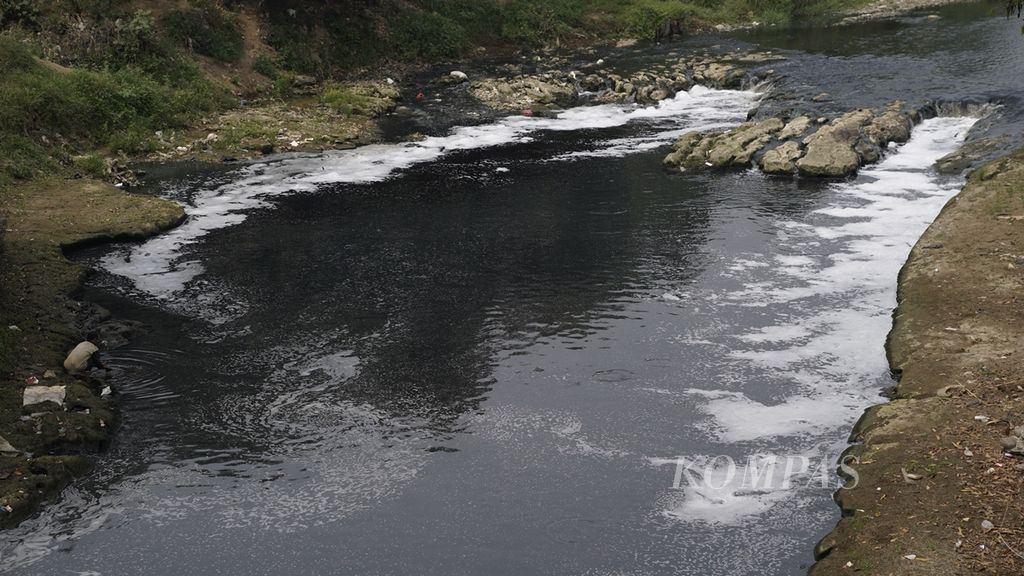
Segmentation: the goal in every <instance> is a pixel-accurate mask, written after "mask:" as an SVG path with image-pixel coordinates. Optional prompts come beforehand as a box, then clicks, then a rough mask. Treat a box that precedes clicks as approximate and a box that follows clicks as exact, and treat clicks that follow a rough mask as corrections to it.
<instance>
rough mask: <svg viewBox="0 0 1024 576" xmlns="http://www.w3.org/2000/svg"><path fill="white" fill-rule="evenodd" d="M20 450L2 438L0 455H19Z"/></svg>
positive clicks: (0, 438) (0, 440) (0, 437)
mask: <svg viewBox="0 0 1024 576" xmlns="http://www.w3.org/2000/svg"><path fill="white" fill-rule="evenodd" d="M17 453H18V449H17V448H15V447H14V446H11V443H10V442H8V441H7V439H6V438H4V437H3V436H0V454H17Z"/></svg>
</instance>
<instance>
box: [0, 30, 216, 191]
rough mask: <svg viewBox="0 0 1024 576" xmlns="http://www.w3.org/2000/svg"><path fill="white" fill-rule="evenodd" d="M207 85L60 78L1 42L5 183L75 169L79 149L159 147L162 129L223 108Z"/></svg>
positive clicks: (19, 47) (0, 167)
mask: <svg viewBox="0 0 1024 576" xmlns="http://www.w3.org/2000/svg"><path fill="white" fill-rule="evenodd" d="M225 104H226V102H225V100H224V98H223V95H222V94H221V93H219V92H218V91H217V90H216V89H214V88H213V87H212V86H210V85H209V84H208V83H206V82H203V81H199V80H197V81H194V82H192V83H188V84H183V85H180V86H179V87H169V86H166V85H163V84H161V83H159V82H158V81H156V80H155V79H153V78H152V77H150V76H149V75H147V74H145V73H144V72H142V71H140V70H138V69H136V68H130V67H126V68H122V69H120V70H113V71H106V70H103V71H99V70H97V71H90V70H77V69H74V70H69V71H67V72H60V71H56V70H52V69H50V68H47V67H44V66H42V65H40V64H38V63H37V62H36V60H35V58H34V57H33V55H32V53H31V51H30V50H29V48H28V47H27V46H26V45H24V44H23V43H21V42H19V41H17V40H14V39H12V38H9V37H4V36H0V183H2V182H4V181H11V180H16V179H29V178H33V177H35V176H37V175H39V174H41V173H45V172H50V171H52V170H53V169H54V168H55V167H56V165H58V164H70V156H72V155H75V154H76V153H77V152H79V151H81V150H93V149H97V148H107V149H109V150H110V151H111V152H128V153H133V152H141V151H149V150H152V149H153V133H154V132H155V131H156V130H159V129H162V128H166V127H175V126H183V125H185V124H186V123H187V122H188V121H189V120H190V119H192V118H195V117H196V116H197V115H199V114H202V113H204V112H209V111H211V110H214V109H217V108H218V107H221V106H223V105H225Z"/></svg>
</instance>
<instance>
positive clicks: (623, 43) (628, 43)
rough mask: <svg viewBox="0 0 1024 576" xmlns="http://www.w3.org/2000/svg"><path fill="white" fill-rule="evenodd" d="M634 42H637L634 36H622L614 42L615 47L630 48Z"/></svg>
mask: <svg viewBox="0 0 1024 576" xmlns="http://www.w3.org/2000/svg"><path fill="white" fill-rule="evenodd" d="M636 43H637V39H636V38H623V39H622V40H619V41H618V42H616V43H615V47H616V48H631V47H633V46H636Z"/></svg>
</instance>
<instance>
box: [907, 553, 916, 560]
mask: <svg viewBox="0 0 1024 576" xmlns="http://www.w3.org/2000/svg"><path fill="white" fill-rule="evenodd" d="M904 558H906V559H907V560H917V554H907V555H906V556H904Z"/></svg>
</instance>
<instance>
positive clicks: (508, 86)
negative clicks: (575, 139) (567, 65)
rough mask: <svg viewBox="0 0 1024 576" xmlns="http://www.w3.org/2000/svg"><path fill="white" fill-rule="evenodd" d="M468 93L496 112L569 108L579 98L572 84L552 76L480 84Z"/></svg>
mask: <svg viewBox="0 0 1024 576" xmlns="http://www.w3.org/2000/svg"><path fill="white" fill-rule="evenodd" d="M469 92H470V94H471V95H472V96H473V97H474V98H476V99H477V100H479V101H480V102H481V103H483V104H485V105H486V106H489V107H491V108H494V109H496V110H524V109H530V108H533V107H536V106H547V107H562V106H569V105H571V104H573V103H575V101H576V100H577V98H578V97H579V92H578V91H577V90H576V87H575V86H574V85H573V84H572V83H570V82H567V81H566V80H563V79H559V78H556V77H554V76H553V75H551V74H544V75H540V76H517V77H514V78H508V79H503V78H488V79H485V80H478V81H476V82H473V83H472V84H470V86H469Z"/></svg>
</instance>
